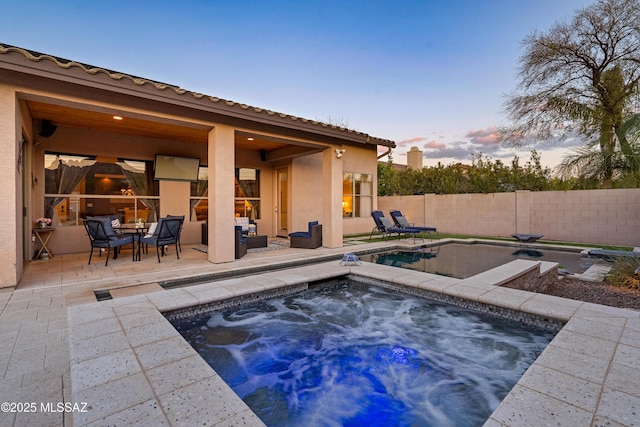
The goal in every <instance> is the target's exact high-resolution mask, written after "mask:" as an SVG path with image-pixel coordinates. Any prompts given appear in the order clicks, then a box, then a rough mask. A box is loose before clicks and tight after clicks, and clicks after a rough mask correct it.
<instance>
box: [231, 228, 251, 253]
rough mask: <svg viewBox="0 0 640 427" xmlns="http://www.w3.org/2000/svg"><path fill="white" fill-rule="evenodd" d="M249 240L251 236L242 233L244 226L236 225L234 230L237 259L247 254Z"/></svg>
mask: <svg viewBox="0 0 640 427" xmlns="http://www.w3.org/2000/svg"><path fill="white" fill-rule="evenodd" d="M248 240H249V238H248V237H247V236H246V235H245V234H242V226H240V225H236V226H235V232H234V241H235V249H236V259H240V258H242V257H243V256H245V255H246V254H247V242H248Z"/></svg>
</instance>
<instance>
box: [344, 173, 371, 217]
mask: <svg viewBox="0 0 640 427" xmlns="http://www.w3.org/2000/svg"><path fill="white" fill-rule="evenodd" d="M372 209H373V175H371V174H364V173H352V172H345V173H343V175H342V216H343V218H360V217H369V216H370V215H371V210H372Z"/></svg>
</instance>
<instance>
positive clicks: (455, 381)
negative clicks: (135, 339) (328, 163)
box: [172, 281, 554, 427]
mask: <svg viewBox="0 0 640 427" xmlns="http://www.w3.org/2000/svg"><path fill="white" fill-rule="evenodd" d="M172 323H173V324H174V326H175V327H176V329H177V330H178V331H179V332H180V333H181V334H182V335H183V336H184V337H185V338H186V339H187V341H188V342H189V343H190V344H191V345H192V346H193V347H194V348H195V349H196V350H197V351H198V352H199V353H200V355H201V356H202V357H203V358H204V359H205V360H206V361H207V362H208V363H209V364H210V365H211V366H212V367H213V368H214V369H215V370H216V371H217V372H218V373H219V374H220V375H221V376H222V378H223V379H224V380H225V381H226V382H227V383H228V384H229V385H230V386H231V387H232V388H233V390H234V391H235V392H236V393H237V394H238V396H240V397H241V398H242V399H243V400H244V401H245V402H246V403H247V405H249V407H251V409H252V410H253V411H254V412H255V413H256V414H257V415H258V416H259V417H260V418H261V419H262V421H263V422H264V423H265V424H267V425H269V426H305V427H307V426H479V425H482V424H483V423H484V422H485V421H486V419H487V418H488V416H489V415H490V414H491V412H493V410H494V409H495V408H496V407H497V406H498V404H499V403H500V401H501V400H502V399H503V398H504V397H505V396H506V394H507V393H508V391H509V390H510V389H511V388H512V387H513V385H514V384H515V383H516V382H517V381H518V379H519V378H520V377H521V376H522V374H523V373H524V371H525V370H526V369H527V367H528V366H529V365H530V364H531V363H532V362H533V361H534V360H535V359H536V357H537V356H538V355H539V354H540V353H541V352H542V350H543V349H544V348H545V347H546V345H547V344H548V343H549V341H550V340H551V339H552V338H553V335H554V334H553V333H552V332H548V331H544V330H541V329H536V328H532V327H528V326H525V325H522V324H519V323H516V322H512V321H508V320H505V319H500V318H495V317H491V316H488V315H483V314H480V313H477V312H474V311H471V310H467V309H463V308H460V307H455V306H450V305H445V304H441V303H437V302H433V301H430V300H426V299H422V298H418V297H413V296H410V295H405V294H401V293H398V292H393V291H391V290H386V289H383V288H379V287H375V286H369V285H364V284H360V283H357V282H351V281H349V282H341V283H336V284H332V285H330V286H323V287H318V288H314V289H310V290H309V291H306V292H303V293H300V294H296V295H293V296H289V297H285V298H280V299H274V300H267V301H263V302H260V303H256V304H253V305H250V306H243V307H239V308H235V309H229V310H226V311H224V312H213V313H207V314H201V315H195V316H193V317H191V318H189V319H182V320H173V321H172Z"/></svg>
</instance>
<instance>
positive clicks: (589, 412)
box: [68, 260, 640, 427]
mask: <svg viewBox="0 0 640 427" xmlns="http://www.w3.org/2000/svg"><path fill="white" fill-rule="evenodd" d="M517 261H518V262H516V261H514V262H512V263H515V264H512V263H508V264H505V265H504V266H501V267H498V268H496V269H492V270H489V271H487V272H484V273H481V275H476V276H473V277H471V278H468V279H453V278H449V277H444V276H438V275H434V274H429V273H423V272H417V271H413V270H406V269H398V268H395V267H390V266H384V265H377V264H371V263H362V265H359V266H341V265H340V263H339V261H336V260H333V261H328V262H323V263H319V264H311V265H305V266H301V267H297V268H291V269H287V270H278V271H273V272H262V273H260V274H259V275H253V276H244V277H238V278H228V279H223V280H218V281H214V282H211V283H203V284H197V285H193V286H188V287H180V288H172V289H167V290H162V291H159V290H158V291H155V292H148V293H144V294H140V295H134V296H129V297H123V298H116V299H112V300H106V301H101V302H96V303H90V304H84V305H78V306H72V307H69V309H68V320H69V337H70V344H69V345H70V360H71V390H72V402H77V403H81V402H87V403H88V411H86V412H77V413H74V414H73V422H74V425H75V426H76V427H78V426H85V425H93V424H115V425H120V424H127V423H131V424H133V423H136V422H138V423H144V424H152V425H158V426H160V425H168V426H174V425H175V426H177V425H194V424H202V425H216V426H238V425H247V426H259V425H263V423H262V422H261V421H260V419H259V418H258V417H257V416H256V415H255V414H254V413H253V412H252V411H251V410H250V409H249V408H248V407H247V406H246V405H245V404H244V402H243V401H242V400H241V399H240V398H238V397H237V395H236V394H235V393H234V392H233V391H232V390H231V388H230V387H229V386H228V385H227V384H226V383H225V382H224V381H223V380H222V379H221V377H219V376H218V374H217V373H216V372H215V371H214V370H213V369H212V368H211V367H209V365H207V364H206V362H204V360H203V359H202V358H201V357H200V356H199V355H198V354H197V353H196V351H195V350H194V349H193V348H192V347H191V346H190V345H189V344H188V343H187V342H186V341H185V340H184V339H183V338H182V336H180V334H179V333H178V332H177V331H176V330H175V329H174V328H173V326H172V325H171V324H170V323H169V321H168V320H167V319H166V318H165V316H164V315H163V313H165V312H170V311H174V310H178V309H184V308H187V307H193V306H198V305H203V304H210V303H212V302H215V301H221V300H225V299H228V298H242V297H244V298H251V297H252V296H254V295H256V294H258V293H261V292H265V291H276V292H277V291H279V290H286V289H288V288H291V287H294V286H298V285H301V284H305V283H312V282H316V281H320V280H325V279H331V278H335V277H339V276H345V275H353V276H356V277H363V278H369V279H374V280H380V281H386V282H390V283H393V284H397V285H402V286H407V287H410V288H417V289H420V290H424V291H428V292H433V293H436V294H440V295H443V296H451V297H456V298H463V299H466V300H469V301H474V302H478V303H483V304H489V305H492V306H496V307H502V308H505V309H509V310H517V311H520V312H523V313H528V314H531V315H536V316H540V317H543V318H544V317H549V318H552V319H555V320H558V321H561V322H566V324H565V326H564V327H563V328H562V329H561V330H560V332H559V333H558V334H557V335H556V337H555V338H554V339H553V340H552V342H551V343H550V344H549V346H548V347H547V348H546V349H545V350H544V351H543V353H542V354H541V355H540V356H539V357H538V359H537V360H536V361H535V362H534V364H533V365H531V367H530V368H529V369H528V370H527V372H526V373H525V374H524V376H523V377H522V378H521V379H520V381H518V383H517V384H516V385H515V386H514V388H513V389H512V390H511V391H510V393H509V394H508V395H507V397H506V398H505V399H504V400H503V401H502V403H501V404H500V405H499V406H498V408H497V409H496V410H495V411H494V412H493V414H492V415H491V417H490V418H489V419H488V420H487V422H486V423H485V425H486V426H490V427H493V426H522V425H545V424H556V425H592V424H598V423H607V422H608V423H609V425H614V426H632V425H634V423H636V422H637V413H638V411H639V410H640V387H639V384H640V369H639V368H640V311H636V310H626V309H618V308H613V307H607V306H602V305H598V304H592V303H585V302H581V301H575V300H569V299H565V298H559V297H554V296H550V295H544V294H537V293H533V292H528V291H523V290H518V289H510V288H505V287H501V286H497V285H496V284H497V283H502V282H504V281H505V280H506V278H507V276H509V275H510V274H513V272H514V271H515V270H522V269H525V270H530V269H531V268H538V269H540V266H541V265H542V263H540V262H536V261H525V260H517Z"/></svg>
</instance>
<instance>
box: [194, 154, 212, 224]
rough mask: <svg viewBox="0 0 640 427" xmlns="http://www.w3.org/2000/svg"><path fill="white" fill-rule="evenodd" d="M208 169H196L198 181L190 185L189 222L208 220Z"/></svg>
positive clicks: (203, 167) (202, 167) (204, 167)
mask: <svg viewBox="0 0 640 427" xmlns="http://www.w3.org/2000/svg"><path fill="white" fill-rule="evenodd" d="M208 196H209V168H208V167H206V166H201V167H200V169H198V181H196V182H192V183H191V198H190V199H189V203H190V205H191V206H190V207H191V209H190V210H189V211H190V212H191V221H206V220H207V219H208V218H209V197H208Z"/></svg>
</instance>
